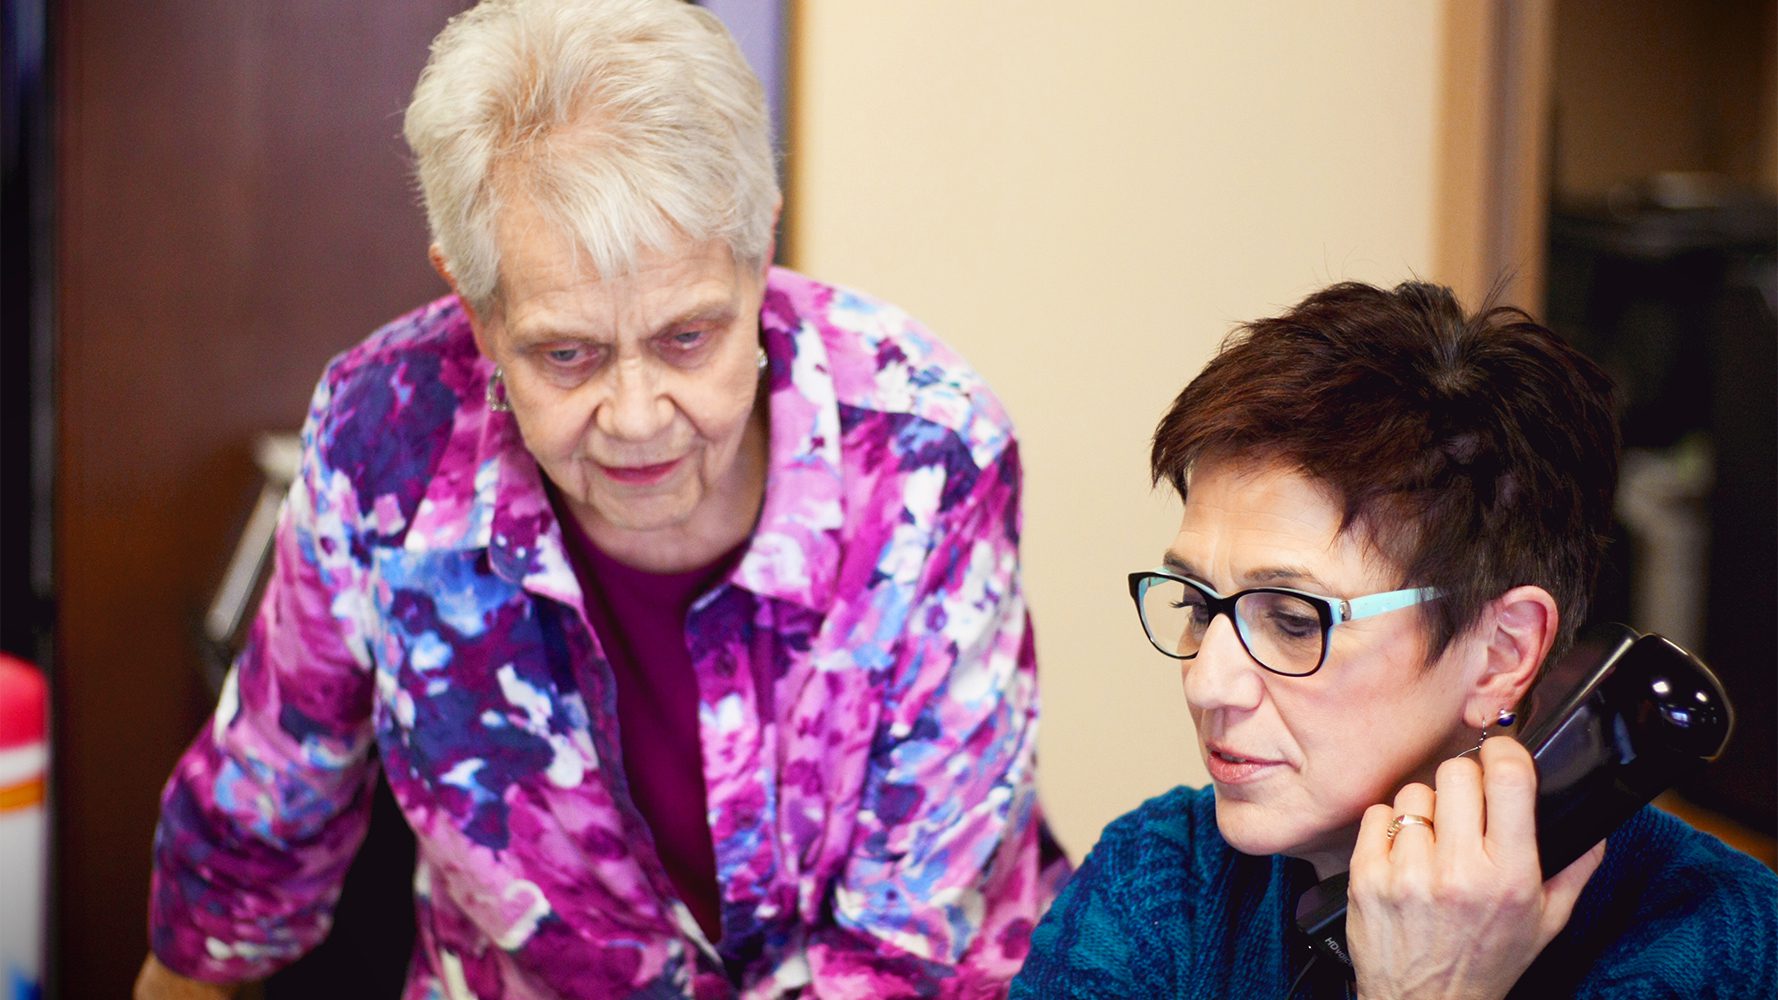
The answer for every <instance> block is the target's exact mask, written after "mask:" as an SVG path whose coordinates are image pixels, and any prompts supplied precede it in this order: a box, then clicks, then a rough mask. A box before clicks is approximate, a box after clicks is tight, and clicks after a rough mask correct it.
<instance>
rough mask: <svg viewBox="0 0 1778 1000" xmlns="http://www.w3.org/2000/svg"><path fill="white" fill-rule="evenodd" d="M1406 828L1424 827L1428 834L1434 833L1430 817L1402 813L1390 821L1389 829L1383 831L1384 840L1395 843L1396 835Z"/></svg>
mask: <svg viewBox="0 0 1778 1000" xmlns="http://www.w3.org/2000/svg"><path fill="white" fill-rule="evenodd" d="M1404 826H1423V827H1425V828H1426V832H1427V833H1431V832H1432V820H1431V819H1430V818H1429V817H1426V816H1417V815H1415V814H1414V813H1402V814H1401V815H1400V816H1397V817H1395V818H1394V819H1393V820H1390V821H1389V829H1387V830H1384V831H1383V839H1384V840H1385V841H1387V842H1389V843H1391V844H1393V843H1395V835H1396V834H1398V833H1400V832H1401V828H1402V827H1404Z"/></svg>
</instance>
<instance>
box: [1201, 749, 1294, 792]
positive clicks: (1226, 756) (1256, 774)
mask: <svg viewBox="0 0 1778 1000" xmlns="http://www.w3.org/2000/svg"><path fill="white" fill-rule="evenodd" d="M1204 766H1205V767H1206V768H1207V769H1208V770H1209V771H1210V777H1211V779H1212V780H1214V781H1215V782H1217V783H1218V784H1223V785H1238V784H1241V783H1243V782H1247V781H1255V780H1258V779H1259V778H1263V777H1265V776H1266V775H1267V774H1269V773H1271V772H1272V771H1273V770H1275V769H1277V768H1280V767H1283V766H1284V762H1283V761H1281V760H1269V759H1265V758H1260V757H1248V756H1245V755H1243V754H1240V753H1237V752H1235V751H1234V750H1231V749H1229V748H1227V747H1222V746H1217V745H1214V744H1210V745H1206V746H1205V748H1204Z"/></svg>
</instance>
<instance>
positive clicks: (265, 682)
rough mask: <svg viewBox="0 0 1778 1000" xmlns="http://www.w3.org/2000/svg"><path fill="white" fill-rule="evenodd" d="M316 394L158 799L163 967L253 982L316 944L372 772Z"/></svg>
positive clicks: (359, 583) (157, 946)
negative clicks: (284, 493) (235, 631)
mask: <svg viewBox="0 0 1778 1000" xmlns="http://www.w3.org/2000/svg"><path fill="white" fill-rule="evenodd" d="M327 402H328V383H327V381H326V380H323V382H322V385H321V388H319V389H318V390H317V391H316V394H315V398H314V400H313V401H312V403H311V406H310V411H309V417H308V420H307V421H306V422H305V425H304V429H303V459H302V467H301V473H300V475H299V476H298V477H297V479H296V481H295V482H294V483H293V484H292V486H291V489H290V493H289V496H288V498H287V499H286V501H285V504H284V508H283V511H282V513H281V515H280V518H279V523H278V527H277V531H276V535H275V537H274V543H273V544H274V553H273V560H274V561H273V568H272V573H271V576H270V579H269V581H268V583H267V585H266V591H265V595H264V598H263V600H262V602H261V605H260V608H259V612H258V616H257V618H256V619H255V620H254V622H253V624H252V627H251V630H250V633H249V637H248V640H247V643H246V645H245V648H244V649H243V651H242V653H241V654H240V657H239V658H238V659H237V660H236V662H235V664H234V667H233V669H232V670H231V671H230V672H229V674H228V677H227V679H226V681H225V682H224V685H223V690H222V693H221V697H220V699H219V701H218V704H217V706H216V709H215V712H214V714H213V715H212V717H211V719H210V721H209V723H208V725H206V726H205V727H204V729H203V731H201V732H200V733H199V734H198V736H197V738H196V739H195V740H194V741H193V742H192V744H191V746H190V747H189V748H188V749H187V750H186V752H185V754H184V756H183V757H181V758H180V760H179V762H178V764H177V766H176V767H175V769H174V771H173V775H172V777H171V778H170V779H169V780H168V782H167V785H166V788H165V790H164V792H163V793H162V797H161V816H160V823H159V826H158V828H157V829H156V831H155V841H154V874H153V885H152V890H151V896H150V904H149V916H150V925H151V944H152V946H153V949H154V952H155V954H156V955H157V956H158V957H159V958H160V960H161V961H162V962H163V963H164V964H166V965H167V967H169V968H171V969H173V970H174V971H176V972H179V973H181V974H183V975H186V976H190V977H193V978H197V979H204V980H210V981H217V982H240V981H245V980H251V979H258V978H262V977H264V976H266V975H268V974H269V973H271V972H273V971H275V970H276V969H277V968H278V967H280V966H282V965H285V964H288V963H289V962H290V961H291V960H293V959H295V958H296V957H298V956H299V955H301V954H302V953H303V952H304V951H306V950H308V949H309V948H312V947H313V946H314V945H315V944H316V943H318V942H319V941H320V940H321V938H322V937H324V936H325V935H326V933H327V930H328V927H329V926H330V923H331V920H332V911H333V904H334V902H335V900H336V899H337V898H338V895H339V886H340V882H341V880H342V879H343V877H344V874H345V869H346V867H347V865H348V864H349V863H350V861H351V858H352V855H353V854H354V852H356V850H357V848H358V844H359V842H360V841H361V840H362V839H363V836H364V831H365V827H366V824H367V822H368V816H369V811H368V810H369V801H370V791H371V788H372V782H373V781H374V770H373V767H372V764H371V758H370V753H369V750H370V746H371V723H370V705H371V689H372V683H373V681H372V672H371V669H370V663H371V660H370V651H369V644H368V640H367V637H366V632H367V628H366V624H365V623H366V622H367V621H368V620H369V619H368V616H367V615H365V614H364V611H363V608H364V604H365V601H366V591H365V587H366V582H365V581H366V573H365V567H364V566H363V565H361V564H360V562H359V561H358V560H359V558H360V556H359V553H360V552H361V551H362V549H361V548H360V547H359V546H358V545H357V544H356V543H355V539H354V537H353V529H354V526H355V525H356V524H357V523H358V521H359V516H358V508H357V500H356V498H355V496H354V494H353V492H352V490H351V488H350V486H349V485H348V483H347V480H346V477H345V476H344V475H342V474H341V473H339V472H337V471H335V470H331V469H329V468H328V465H327V462H326V461H325V459H324V458H323V453H324V451H325V448H324V441H325V437H326V433H325V431H324V428H325V426H326V421H325V414H326V410H327Z"/></svg>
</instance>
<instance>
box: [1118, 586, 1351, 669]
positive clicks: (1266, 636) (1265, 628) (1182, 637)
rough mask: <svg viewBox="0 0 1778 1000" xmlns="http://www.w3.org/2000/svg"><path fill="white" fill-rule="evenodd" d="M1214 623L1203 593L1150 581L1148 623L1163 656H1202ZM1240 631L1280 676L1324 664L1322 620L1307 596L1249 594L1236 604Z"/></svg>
mask: <svg viewBox="0 0 1778 1000" xmlns="http://www.w3.org/2000/svg"><path fill="white" fill-rule="evenodd" d="M1210 619H1211V613H1210V608H1209V606H1208V604H1207V603H1206V597H1205V595H1204V592H1203V591H1201V590H1199V589H1198V588H1196V587H1194V586H1192V585H1190V584H1188V583H1183V582H1181V581H1178V580H1172V579H1168V578H1166V577H1151V578H1150V580H1149V585H1148V589H1147V590H1145V591H1144V592H1143V594H1142V622H1143V625H1144V626H1145V627H1146V628H1147V629H1148V635H1149V638H1150V639H1151V640H1152V641H1153V642H1154V644H1155V645H1156V646H1157V647H1159V648H1160V649H1161V651H1162V652H1169V651H1170V652H1171V653H1172V654H1173V655H1175V656H1181V657H1185V656H1193V655H1196V653H1197V652H1198V649H1199V648H1200V647H1201V646H1203V644H1204V634H1205V633H1206V632H1208V631H1209V629H1210ZM1235 627H1236V630H1237V631H1238V632H1239V633H1240V636H1241V642H1242V644H1243V645H1245V646H1246V647H1247V651H1248V652H1249V653H1250V654H1252V655H1253V658H1254V659H1256V660H1258V661H1259V662H1260V663H1261V664H1263V665H1265V666H1266V667H1269V668H1270V669H1272V670H1275V671H1277V672H1279V673H1283V674H1306V673H1310V672H1312V671H1314V669H1315V668H1316V667H1317V666H1319V665H1320V663H1321V644H1322V642H1323V640H1324V638H1325V633H1324V632H1323V631H1322V627H1321V615H1320V613H1319V612H1318V611H1317V610H1316V607H1315V605H1314V604H1312V603H1310V602H1309V601H1306V600H1304V599H1303V598H1301V597H1297V596H1295V595H1292V594H1280V593H1274V592H1272V591H1255V592H1251V593H1247V594H1243V595H1241V597H1240V598H1239V599H1238V600H1237V601H1236V602H1235Z"/></svg>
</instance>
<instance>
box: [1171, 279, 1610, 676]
mask: <svg viewBox="0 0 1778 1000" xmlns="http://www.w3.org/2000/svg"><path fill="white" fill-rule="evenodd" d="M1617 455H1618V430H1617V420H1616V418H1615V416H1614V410H1613V401H1612V388H1611V380H1610V379H1609V378H1608V377H1607V376H1606V375H1605V373H1604V372H1602V371H1601V370H1600V369H1599V367H1598V366H1597V365H1595V364H1594V363H1593V362H1591V361H1589V360H1588V359H1587V358H1586V357H1584V356H1582V355H1581V354H1580V353H1579V352H1578V351H1576V350H1575V349H1574V348H1572V347H1570V346H1569V345H1568V344H1567V343H1566V342H1564V341H1563V340H1562V339H1561V338H1560V337H1558V336H1556V335H1555V334H1554V333H1551V332H1550V331H1549V330H1547V329H1545V328H1544V327H1542V326H1540V325H1538V324H1537V323H1535V322H1533V321H1532V319H1531V317H1530V316H1528V315H1526V314H1525V313H1524V312H1523V311H1521V310H1518V309H1514V308H1510V307H1506V306H1495V307H1484V308H1483V309H1482V310H1481V311H1480V312H1478V313H1476V314H1473V315H1465V314H1464V311H1463V308H1462V306H1460V305H1459V304H1458V302H1457V299H1456V297H1455V296H1454V295H1453V294H1452V293H1451V290H1450V289H1448V288H1444V287H1442V286H1439V285H1433V284H1426V283H1423V282H1407V283H1405V284H1401V285H1398V286H1396V288H1395V289H1394V290H1393V291H1384V290H1383V289H1381V288H1376V287H1373V286H1371V285H1365V284H1360V283H1357V282H1345V283H1342V284H1338V285H1333V286H1331V287H1329V288H1326V289H1323V290H1321V291H1318V292H1316V293H1314V294H1313V295H1310V296H1309V297H1308V298H1306V299H1304V300H1303V301H1302V302H1300V303H1298V304H1297V305H1296V306H1295V307H1294V308H1292V309H1290V310H1289V311H1288V312H1286V313H1284V314H1283V315H1282V316H1278V317H1276V318H1272V319H1262V320H1258V321H1255V322H1252V323H1248V324H1246V325H1244V326H1241V327H1239V328H1237V329H1236V330H1235V332H1234V333H1233V334H1231V335H1230V337H1229V338H1228V340H1227V341H1225V342H1224V344H1223V346H1222V349H1221V351H1220V352H1219V353H1218V354H1217V356H1216V357H1215V358H1214V359H1212V360H1211V362H1210V364H1209V365H1207V366H1206V367H1205V368H1204V370H1203V372H1201V373H1200V374H1199V375H1198V377H1197V378H1195V379H1193V380H1192V382H1191V384H1190V385H1188V386H1186V387H1185V391H1183V392H1181V393H1180V394H1179V397H1178V398H1177V399H1175V400H1174V401H1173V405H1172V407H1171V408H1170V409H1169V410H1168V411H1167V415H1166V416H1165V417H1163V418H1162V419H1161V423H1160V426H1159V427H1157V428H1156V429H1155V435H1154V450H1153V453H1152V455H1151V468H1152V471H1153V474H1154V481H1155V482H1157V483H1158V482H1160V481H1161V480H1163V479H1165V480H1167V481H1168V482H1170V483H1172V484H1173V488H1174V489H1176V490H1178V491H1179V496H1180V498H1181V499H1184V498H1185V496H1186V492H1187V490H1188V489H1189V488H1190V479H1191V470H1192V467H1193V466H1194V465H1195V464H1196V463H1198V462H1200V461H1202V460H1204V459H1206V458H1209V457H1217V458H1225V459H1226V458H1236V459H1242V460H1253V461H1261V462H1278V463H1280V464H1283V465H1285V466H1287V467H1291V468H1295V469H1299V470H1301V471H1302V472H1303V473H1304V474H1305V475H1307V476H1308V477H1309V478H1311V479H1313V480H1316V481H1318V482H1319V483H1321V484H1322V485H1323V486H1324V487H1326V488H1328V489H1329V490H1330V491H1331V492H1332V495H1333V496H1334V497H1335V498H1336V502H1337V503H1339V504H1341V505H1342V513H1343V520H1342V522H1341V530H1342V531H1345V530H1349V529H1351V528H1352V527H1353V526H1355V525H1356V526H1358V527H1360V528H1361V529H1362V530H1363V531H1364V532H1365V540H1366V541H1368V542H1369V543H1370V544H1371V545H1373V546H1375V547H1376V549H1377V550H1378V551H1379V552H1380V553H1382V554H1383V555H1384V556H1386V557H1388V558H1389V559H1391V560H1392V561H1393V562H1394V564H1395V565H1396V566H1397V567H1399V568H1400V570H1401V572H1402V579H1401V581H1400V582H1399V584H1398V585H1399V586H1416V587H1420V586H1433V587H1438V588H1439V589H1440V590H1441V591H1443V593H1444V598H1443V599H1442V600H1438V601H1432V602H1429V603H1428V604H1425V605H1422V613H1423V614H1424V615H1426V617H1427V623H1428V628H1429V632H1430V640H1431V641H1430V642H1429V644H1428V662H1431V661H1433V660H1436V659H1437V658H1438V656H1439V655H1440V654H1442V653H1443V652H1444V650H1445V648H1446V647H1447V646H1448V645H1449V644H1450V642H1451V640H1452V639H1453V638H1455V637H1456V636H1457V635H1459V634H1461V633H1462V632H1463V631H1465V630H1466V629H1468V628H1469V627H1470V626H1472V625H1474V624H1475V622H1476V621H1477V620H1478V618H1479V617H1480V615H1481V613H1482V610H1483V608H1484V607H1485V606H1486V605H1487V603H1488V602H1489V601H1491V600H1493V599H1494V598H1496V597H1498V596H1500V595H1501V594H1502V593H1504V592H1505V591H1506V590H1508V589H1510V588H1512V587H1515V586H1519V585H1521V584H1535V585H1537V586H1540V587H1543V588H1544V589H1545V590H1547V591H1549V592H1550V594H1551V595H1552V596H1553V597H1554V598H1555V600H1556V604H1557V608H1558V610H1559V613H1560V615H1561V620H1560V630H1559V632H1558V635H1557V642H1556V651H1557V652H1560V651H1561V650H1563V649H1565V648H1566V647H1567V645H1568V643H1569V642H1570V641H1571V640H1572V639H1573V636H1574V631H1575V629H1576V628H1577V627H1578V626H1579V625H1580V622H1581V620H1582V618H1583V617H1584V616H1585V615H1586V609H1587V600H1588V596H1589V595H1590V594H1591V592H1592V588H1593V582H1594V577H1595V576H1596V575H1597V572H1598V567H1599V563H1600V559H1601V557H1602V555H1603V551H1604V547H1605V541H1606V538H1607V537H1608V535H1609V532H1610V528H1611V505H1612V495H1613V492H1614V490H1615V488H1616V484H1617Z"/></svg>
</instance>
